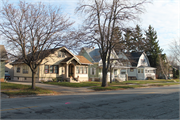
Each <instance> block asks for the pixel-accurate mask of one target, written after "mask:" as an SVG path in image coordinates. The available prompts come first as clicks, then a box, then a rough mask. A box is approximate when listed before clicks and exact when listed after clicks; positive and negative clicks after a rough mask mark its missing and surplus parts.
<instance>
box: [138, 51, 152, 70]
mask: <svg viewBox="0 0 180 120" xmlns="http://www.w3.org/2000/svg"><path fill="white" fill-rule="evenodd" d="M139 66H147V67H150V64H149V60H148V57H147V56H146V55H145V53H143V54H142V55H141V56H140V57H139V60H138V64H137V67H139Z"/></svg>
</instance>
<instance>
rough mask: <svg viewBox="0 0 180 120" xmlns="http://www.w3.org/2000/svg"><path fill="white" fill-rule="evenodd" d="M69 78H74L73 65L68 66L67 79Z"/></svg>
mask: <svg viewBox="0 0 180 120" xmlns="http://www.w3.org/2000/svg"><path fill="white" fill-rule="evenodd" d="M70 76H72V77H74V65H73V64H70V65H69V77H70Z"/></svg>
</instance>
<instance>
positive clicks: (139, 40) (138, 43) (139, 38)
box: [133, 25, 145, 52]
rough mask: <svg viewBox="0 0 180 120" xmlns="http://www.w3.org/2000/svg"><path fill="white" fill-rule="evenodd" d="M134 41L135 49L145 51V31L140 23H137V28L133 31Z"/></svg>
mask: <svg viewBox="0 0 180 120" xmlns="http://www.w3.org/2000/svg"><path fill="white" fill-rule="evenodd" d="M133 42H134V44H133V45H134V51H135V52H143V51H144V44H145V43H144V38H143V33H142V30H141V28H140V26H139V25H136V28H135V29H134V31H133Z"/></svg>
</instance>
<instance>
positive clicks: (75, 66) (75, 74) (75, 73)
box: [74, 65, 76, 78]
mask: <svg viewBox="0 0 180 120" xmlns="http://www.w3.org/2000/svg"><path fill="white" fill-rule="evenodd" d="M74 77H75V78H76V66H75V65H74Z"/></svg>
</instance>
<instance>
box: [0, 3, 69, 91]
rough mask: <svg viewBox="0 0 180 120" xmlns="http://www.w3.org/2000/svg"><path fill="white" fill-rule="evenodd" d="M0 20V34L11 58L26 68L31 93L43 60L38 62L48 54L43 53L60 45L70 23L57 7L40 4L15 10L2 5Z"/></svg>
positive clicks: (29, 4)
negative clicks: (29, 70)
mask: <svg viewBox="0 0 180 120" xmlns="http://www.w3.org/2000/svg"><path fill="white" fill-rule="evenodd" d="M2 2H3V1H2ZM0 17H1V21H0V34H1V35H2V36H3V37H4V38H5V39H6V41H7V43H8V46H10V47H11V48H12V49H11V50H14V53H12V51H11V55H13V56H14V57H16V58H19V59H22V60H23V62H24V63H25V64H27V65H28V66H29V67H30V69H31V72H32V89H35V74H36V72H37V68H38V66H39V65H40V64H41V62H42V60H43V59H41V58H43V56H46V55H47V52H52V51H48V50H47V49H49V48H56V47H57V46H62V45H64V43H65V42H66V41H65V38H66V37H67V31H68V30H69V28H70V26H71V25H72V24H73V22H70V20H69V18H68V17H67V16H65V15H63V14H62V12H61V9H60V7H53V6H51V5H49V6H46V5H44V4H42V3H41V2H39V3H37V4H31V3H27V2H22V1H19V4H18V5H16V6H15V5H13V4H9V3H7V2H3V6H2V10H1V11H0ZM46 50H47V51H46ZM43 51H46V52H43ZM16 53H19V54H16ZM29 53H30V54H29Z"/></svg>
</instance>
